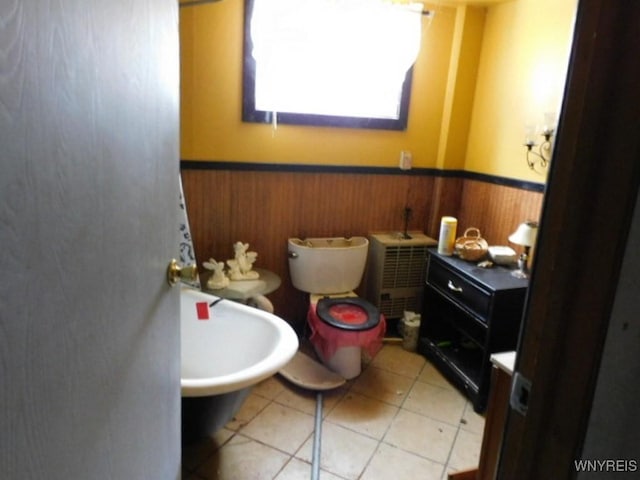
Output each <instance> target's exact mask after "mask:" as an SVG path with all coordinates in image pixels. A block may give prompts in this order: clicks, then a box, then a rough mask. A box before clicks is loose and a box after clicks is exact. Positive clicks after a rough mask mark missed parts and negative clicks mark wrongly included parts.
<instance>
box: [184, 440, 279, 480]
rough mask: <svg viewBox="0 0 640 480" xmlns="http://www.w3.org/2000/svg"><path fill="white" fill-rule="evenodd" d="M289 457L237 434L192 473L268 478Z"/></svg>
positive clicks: (215, 479)
mask: <svg viewBox="0 0 640 480" xmlns="http://www.w3.org/2000/svg"><path fill="white" fill-rule="evenodd" d="M289 458H290V457H289V456H288V455H286V454H284V453H282V452H280V451H278V450H275V449H273V448H270V447H267V446H266V445H262V444H260V443H258V442H256V441H254V440H251V439H250V438H247V437H244V436H242V435H240V434H238V435H236V436H235V437H233V438H232V439H231V440H230V441H229V442H227V443H226V444H225V445H224V446H223V447H222V448H220V449H219V450H218V451H217V452H216V453H215V454H214V455H213V456H212V457H211V458H210V459H209V460H207V462H206V463H205V464H204V465H202V467H200V468H199V469H198V470H197V471H196V472H195V473H196V475H198V476H199V477H202V478H204V479H206V480H236V479H251V480H272V479H273V478H274V477H275V476H276V475H277V474H278V472H279V471H280V470H281V469H282V467H283V466H284V465H285V464H286V463H287V461H288V460H289Z"/></svg>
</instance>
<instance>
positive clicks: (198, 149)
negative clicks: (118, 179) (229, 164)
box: [180, 0, 456, 167]
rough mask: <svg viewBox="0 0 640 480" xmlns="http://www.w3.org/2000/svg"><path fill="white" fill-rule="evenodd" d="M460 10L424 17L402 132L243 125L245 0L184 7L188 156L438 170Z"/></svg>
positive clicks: (185, 149) (184, 134)
mask: <svg viewBox="0 0 640 480" xmlns="http://www.w3.org/2000/svg"><path fill="white" fill-rule="evenodd" d="M455 17H456V9H455V7H445V6H438V7H435V17H434V18H433V20H432V21H431V23H430V25H429V26H428V27H426V26H427V25H428V20H426V19H425V21H424V25H425V27H426V28H425V29H424V33H423V39H422V48H421V53H420V57H419V58H418V60H417V62H416V64H415V66H414V76H413V89H412V92H411V105H410V108H409V121H408V128H407V130H406V131H403V132H394V131H382V130H364V129H345V128H326V127H306V126H304V127H303V126H291V125H279V126H278V128H277V130H276V131H275V132H274V131H273V129H272V128H271V126H270V125H266V124H252V123H242V121H241V105H242V103H241V102H242V97H241V95H242V39H243V33H242V27H243V1H242V0H224V1H223V2H219V3H213V4H205V5H200V6H194V7H185V8H181V9H180V32H181V38H180V39H181V56H182V58H181V64H182V71H181V81H182V105H181V110H182V115H181V120H182V127H181V129H182V141H181V144H182V147H181V156H182V158H183V159H189V160H220V161H238V162H265V163H283V164H286V163H300V164H322V165H350V166H385V167H396V166H397V165H398V160H399V155H400V151H401V150H409V151H411V152H412V154H413V163H414V166H416V167H433V166H435V164H436V158H437V156H438V143H439V138H440V129H441V120H442V115H443V105H444V97H445V91H446V85H447V78H448V69H449V57H450V52H451V46H452V41H453V32H454V26H455Z"/></svg>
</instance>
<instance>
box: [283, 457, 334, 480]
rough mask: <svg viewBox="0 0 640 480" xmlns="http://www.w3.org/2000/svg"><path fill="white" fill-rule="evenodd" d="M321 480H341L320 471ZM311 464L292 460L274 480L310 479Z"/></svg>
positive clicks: (295, 459)
mask: <svg viewBox="0 0 640 480" xmlns="http://www.w3.org/2000/svg"><path fill="white" fill-rule="evenodd" d="M319 473H320V478H321V479H322V480H342V479H341V478H340V477H336V476H335V475H334V474H332V473H330V472H327V471H324V470H320V472H319ZM310 476H311V464H310V463H307V462H303V461H302V460H299V459H297V458H292V459H291V460H290V461H289V463H287V465H286V466H285V467H284V468H283V469H282V471H281V472H280V473H279V474H278V476H277V477H276V478H275V479H274V480H301V479H306V478H310Z"/></svg>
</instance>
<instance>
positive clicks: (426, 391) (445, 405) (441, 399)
mask: <svg viewBox="0 0 640 480" xmlns="http://www.w3.org/2000/svg"><path fill="white" fill-rule="evenodd" d="M466 403H467V400H466V399H465V398H464V397H463V396H462V394H461V393H460V392H458V391H455V390H449V389H448V388H442V387H437V386H435V385H431V384H428V383H422V382H416V383H415V384H414V385H413V388H412V389H411V391H410V392H409V395H407V399H406V400H405V401H404V403H403V404H402V408H405V409H407V410H411V411H412V412H416V413H419V414H421V415H426V416H428V417H431V418H434V419H436V420H440V421H442V422H447V423H449V424H451V425H455V426H456V427H457V426H458V425H459V424H460V419H461V418H462V412H463V411H464V407H465V405H466Z"/></svg>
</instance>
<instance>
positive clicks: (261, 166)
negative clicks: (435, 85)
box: [180, 159, 545, 193]
mask: <svg viewBox="0 0 640 480" xmlns="http://www.w3.org/2000/svg"><path fill="white" fill-rule="evenodd" d="M180 170H236V171H245V172H247V171H249V172H293V173H340V174H348V173H354V174H361V175H414V176H431V177H447V178H463V179H467V180H476V181H479V182H485V183H492V184H494V185H501V186H504V187H512V188H518V189H520V190H529V191H532V192H540V193H542V192H544V190H545V185H544V184H543V183H535V182H528V181H525V180H518V179H514V178H506V177H498V176H496V175H487V174H484V173H476V172H467V171H465V170H440V169H437V168H412V169H411V170H400V169H399V168H394V167H356V166H341V165H301V164H282V163H258V162H224V161H215V160H186V159H183V160H182V161H181V162H180Z"/></svg>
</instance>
